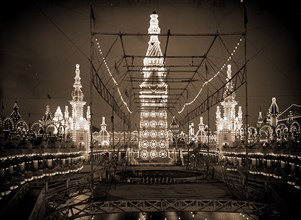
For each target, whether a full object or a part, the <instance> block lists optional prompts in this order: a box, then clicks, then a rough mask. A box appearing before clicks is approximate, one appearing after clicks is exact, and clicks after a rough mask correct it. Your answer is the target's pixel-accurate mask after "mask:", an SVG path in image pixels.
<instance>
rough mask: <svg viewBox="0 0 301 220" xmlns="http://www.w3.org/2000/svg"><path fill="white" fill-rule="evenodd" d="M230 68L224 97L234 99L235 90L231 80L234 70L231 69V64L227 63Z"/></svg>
mask: <svg viewBox="0 0 301 220" xmlns="http://www.w3.org/2000/svg"><path fill="white" fill-rule="evenodd" d="M227 67H228V69H227V78H226V80H227V84H226V90H225V92H224V99H225V100H229V101H231V100H234V99H235V93H234V92H233V83H232V81H230V80H231V78H232V75H231V74H232V70H231V64H228V65H227Z"/></svg>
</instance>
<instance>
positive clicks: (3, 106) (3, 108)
mask: <svg viewBox="0 0 301 220" xmlns="http://www.w3.org/2000/svg"><path fill="white" fill-rule="evenodd" d="M3 110H4V105H3V102H2V111H3Z"/></svg>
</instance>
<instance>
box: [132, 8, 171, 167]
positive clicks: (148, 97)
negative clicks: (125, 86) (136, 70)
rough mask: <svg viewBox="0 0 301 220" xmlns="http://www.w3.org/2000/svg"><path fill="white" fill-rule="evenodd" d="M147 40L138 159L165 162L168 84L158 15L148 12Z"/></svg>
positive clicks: (166, 159)
mask: <svg viewBox="0 0 301 220" xmlns="http://www.w3.org/2000/svg"><path fill="white" fill-rule="evenodd" d="M150 18H151V19H150V26H149V29H148V33H149V34H150V40H149V42H148V49H147V52H146V56H145V58H144V60H143V63H144V67H143V69H142V75H143V82H142V83H141V84H140V95H139V98H140V102H141V112H140V132H139V155H138V160H139V162H140V161H141V162H150V163H152V162H159V163H168V162H169V161H170V159H169V153H168V148H169V142H168V132H167V98H168V91H167V87H168V85H167V84H166V83H165V77H166V69H165V67H164V58H163V55H162V51H161V48H160V41H159V39H158V34H160V28H159V21H158V15H157V14H155V13H153V14H151V15H150Z"/></svg>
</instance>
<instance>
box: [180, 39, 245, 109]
mask: <svg viewBox="0 0 301 220" xmlns="http://www.w3.org/2000/svg"><path fill="white" fill-rule="evenodd" d="M241 41H242V38H240V39H239V42H238V43H237V47H238V46H239V45H240V42H241ZM235 51H236V49H233V50H232V53H233V54H234V53H235ZM231 59H232V55H230V56H229V57H228V59H227V61H226V62H225V63H224V65H223V66H222V67H221V68H220V70H219V71H217V73H215V74H214V76H212V77H211V78H210V79H209V80H207V81H205V82H204V83H203V85H202V86H201V88H200V90H199V92H198V93H197V95H196V96H195V97H194V99H193V100H192V101H190V102H186V103H185V104H184V106H183V107H182V109H181V110H180V111H179V112H178V113H179V114H181V113H182V112H183V111H184V109H185V107H186V106H189V105H191V104H192V103H194V102H195V101H196V99H197V98H198V97H199V95H200V94H201V92H202V90H203V88H204V87H205V86H207V84H208V83H210V82H211V81H212V80H213V79H214V78H216V77H217V76H218V75H219V74H220V73H221V72H222V71H223V69H224V68H225V67H226V64H227V63H228V62H229V61H230V60H231Z"/></svg>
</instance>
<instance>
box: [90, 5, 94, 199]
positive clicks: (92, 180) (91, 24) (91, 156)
mask: <svg viewBox="0 0 301 220" xmlns="http://www.w3.org/2000/svg"><path fill="white" fill-rule="evenodd" d="M93 20H94V12H93V8H92V5H90V163H91V198H92V199H93V197H94V196H93V189H94V175H93V172H94V168H93V157H94V155H93V148H94V146H93V136H92V128H93V125H92V121H93V120H92V116H93V114H92V111H93V108H92V99H93V98H92V83H93V82H92V80H93V63H92V60H93V39H92V33H93Z"/></svg>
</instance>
